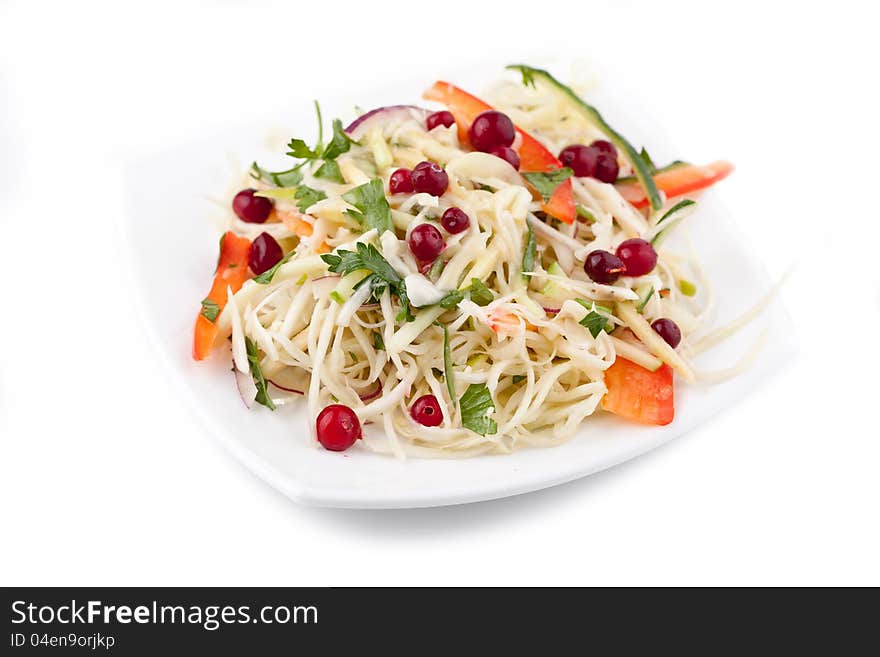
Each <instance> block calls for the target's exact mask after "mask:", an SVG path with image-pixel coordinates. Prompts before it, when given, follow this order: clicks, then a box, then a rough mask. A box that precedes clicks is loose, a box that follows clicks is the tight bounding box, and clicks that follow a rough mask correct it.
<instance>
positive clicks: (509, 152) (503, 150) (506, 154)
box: [489, 146, 519, 171]
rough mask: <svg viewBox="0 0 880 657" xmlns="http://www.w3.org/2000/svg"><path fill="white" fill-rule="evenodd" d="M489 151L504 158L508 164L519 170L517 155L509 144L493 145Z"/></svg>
mask: <svg viewBox="0 0 880 657" xmlns="http://www.w3.org/2000/svg"><path fill="white" fill-rule="evenodd" d="M489 152H490V153H491V154H492V155H494V156H495V157H500V158H501V159H502V160H505V161H506V162H507V163H508V164H509V165H510V166H512V167H513V168H514V169H516V170H517V171H519V155H517V152H516V151H515V150H513V149H512V148H511V147H510V146H494V147H493V148H492V149H491V150H490V151H489Z"/></svg>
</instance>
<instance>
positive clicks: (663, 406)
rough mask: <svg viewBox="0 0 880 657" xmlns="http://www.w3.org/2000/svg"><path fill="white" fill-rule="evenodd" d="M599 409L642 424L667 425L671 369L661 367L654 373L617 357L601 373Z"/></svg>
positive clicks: (670, 408)
mask: <svg viewBox="0 0 880 657" xmlns="http://www.w3.org/2000/svg"><path fill="white" fill-rule="evenodd" d="M605 387H607V388H608V392H607V393H606V394H605V396H604V397H603V398H602V408H604V409H605V410H606V411H610V412H611V413H614V414H615V415H620V416H621V417H625V418H628V419H630V420H635V421H636V422H642V423H644V424H660V425H664V424H669V423H670V422H672V419H673V418H674V417H675V395H674V392H675V388H674V386H673V375H672V368H671V367H669V365H663V366H662V367H661V368H660V369H658V370H657V371H656V372H652V371H650V370H646V369H645V368H644V367H642V366H641V365H636V364H635V363H633V362H632V361H629V360H626V359H625V358H621V357H620V356H618V357H617V359H616V360H615V361H614V364H613V365H612V366H611V367H609V368H608V369H607V370H605Z"/></svg>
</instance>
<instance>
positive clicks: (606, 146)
mask: <svg viewBox="0 0 880 657" xmlns="http://www.w3.org/2000/svg"><path fill="white" fill-rule="evenodd" d="M590 148H595V149H596V150H597V151H599V152H600V153H607V154H608V155H610V156H611V157H613V158H615V159H617V148H615V146H614V144H612V143H611V142H610V141H607V140H605V139H597V140H596V141H594V142H593V143H592V144H590Z"/></svg>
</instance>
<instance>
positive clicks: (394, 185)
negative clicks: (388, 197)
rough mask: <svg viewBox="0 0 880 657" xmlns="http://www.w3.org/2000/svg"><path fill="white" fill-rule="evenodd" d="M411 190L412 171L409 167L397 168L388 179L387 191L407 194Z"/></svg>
mask: <svg viewBox="0 0 880 657" xmlns="http://www.w3.org/2000/svg"><path fill="white" fill-rule="evenodd" d="M412 190H413V183H412V172H410V170H409V169H398V170H397V171H395V172H394V173H392V174H391V178H389V179H388V191H390V192H391V193H392V194H409V193H410V192H412Z"/></svg>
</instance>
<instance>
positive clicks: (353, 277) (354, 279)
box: [330, 269, 370, 303]
mask: <svg viewBox="0 0 880 657" xmlns="http://www.w3.org/2000/svg"><path fill="white" fill-rule="evenodd" d="M369 275H370V270H368V269H355V270H354V271H353V272H351V273H350V274H346V275H345V276H343V277H342V278H340V279H339V282H338V283H337V284H336V287H335V288H333V291H332V292H331V293H330V298H331V299H333V300H334V301H335V302H336V303H345V302H346V301H348V298H349V297H350V296H351V293H352V292H354V288H355V286H356V285H357V284H358V283H360V282H361V281H362V280H364V279H365V278H366V277H367V276H369Z"/></svg>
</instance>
